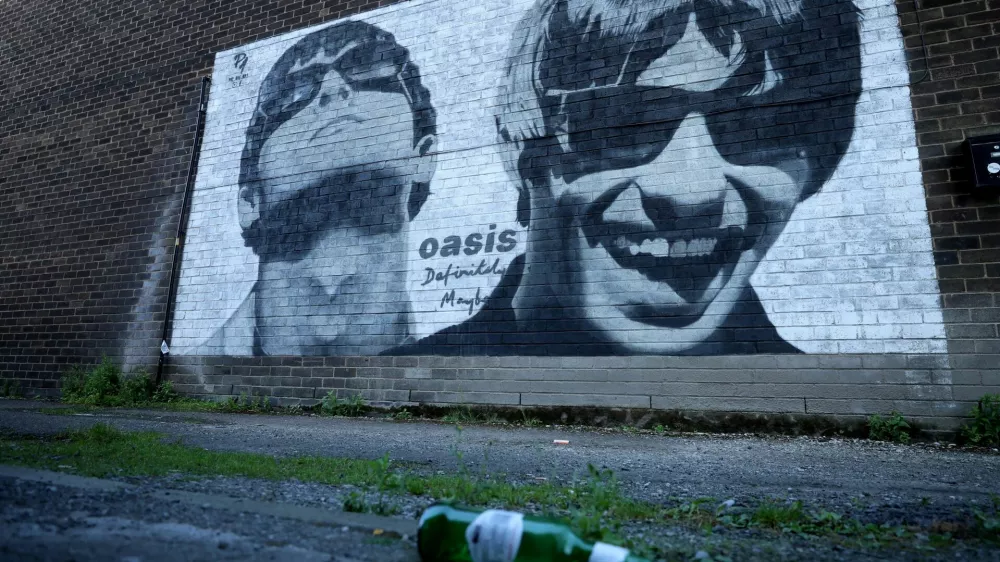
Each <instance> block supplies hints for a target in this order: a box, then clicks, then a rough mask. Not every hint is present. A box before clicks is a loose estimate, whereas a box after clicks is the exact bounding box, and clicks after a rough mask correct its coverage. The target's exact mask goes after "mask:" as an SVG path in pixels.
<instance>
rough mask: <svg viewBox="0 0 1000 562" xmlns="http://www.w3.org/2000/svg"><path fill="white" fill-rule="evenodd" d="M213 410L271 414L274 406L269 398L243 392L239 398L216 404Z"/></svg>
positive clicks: (233, 397)
mask: <svg viewBox="0 0 1000 562" xmlns="http://www.w3.org/2000/svg"><path fill="white" fill-rule="evenodd" d="M213 409H214V410H216V411H220V412H229V413H240V414H269V413H272V412H273V411H274V406H272V405H271V399H270V398H268V397H267V396H263V395H260V396H254V395H253V394H247V393H245V392H241V393H240V395H239V396H230V397H229V398H227V399H226V400H224V401H222V402H218V403H214V404H213Z"/></svg>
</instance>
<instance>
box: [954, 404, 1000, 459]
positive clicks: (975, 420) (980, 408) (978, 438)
mask: <svg viewBox="0 0 1000 562" xmlns="http://www.w3.org/2000/svg"><path fill="white" fill-rule="evenodd" d="M962 437H963V438H964V439H965V440H966V441H967V442H969V443H971V444H973V445H980V446H996V445H1000V394H985V395H983V397H982V398H980V399H979V401H978V402H977V403H976V405H975V406H973V407H972V420H971V421H969V422H968V423H967V424H965V426H964V427H963V428H962Z"/></svg>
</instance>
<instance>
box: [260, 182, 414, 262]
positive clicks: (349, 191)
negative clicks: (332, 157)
mask: <svg viewBox="0 0 1000 562" xmlns="http://www.w3.org/2000/svg"><path fill="white" fill-rule="evenodd" d="M409 183H410V178H409V177H408V176H406V175H405V174H404V172H403V171H402V170H400V169H398V168H395V167H392V166H382V165H380V163H374V164H370V165H364V166H351V167H346V168H340V169H337V170H334V171H333V172H332V173H330V174H329V175H327V176H326V177H324V178H323V179H322V180H320V181H319V182H317V183H316V184H315V185H312V186H307V187H304V188H303V189H300V190H298V191H296V192H295V193H294V194H293V195H292V196H291V197H289V198H287V199H284V200H282V201H278V202H275V203H273V204H271V205H268V206H267V207H266V208H265V209H264V210H263V212H262V213H261V217H260V219H259V226H260V228H259V235H260V236H261V239H260V243H261V244H260V251H259V253H260V255H261V256H267V257H268V258H270V259H272V260H284V261H297V260H299V259H302V258H303V257H305V255H306V254H307V253H308V252H309V251H310V250H312V249H313V248H315V247H316V245H317V243H318V241H319V240H320V239H321V238H322V237H323V235H325V234H327V233H329V232H331V231H333V230H345V231H350V233H351V235H352V236H354V237H357V238H358V239H360V238H362V237H366V236H377V235H383V234H393V233H398V232H400V231H401V230H402V228H403V226H404V225H405V219H404V215H403V212H402V201H403V190H404V189H407V188H408V186H409Z"/></svg>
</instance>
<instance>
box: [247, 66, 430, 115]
mask: <svg viewBox="0 0 1000 562" xmlns="http://www.w3.org/2000/svg"><path fill="white" fill-rule="evenodd" d="M345 60H347V61H349V60H350V58H349V57H348V56H345V57H343V58H341V59H339V60H338V61H337V62H334V63H314V64H310V65H308V66H306V67H305V68H303V69H302V70H298V71H296V72H291V73H289V74H288V75H287V76H286V77H285V79H284V81H283V82H282V83H281V85H280V90H279V92H278V95H277V96H274V97H272V98H271V99H270V100H269V101H268V102H267V103H266V104H264V105H263V106H262V107H261V109H262V110H263V112H264V113H265V114H266V115H268V116H269V117H271V118H276V119H281V117H282V116H290V115H294V114H295V113H298V112H299V111H301V110H302V109H303V108H305V107H306V106H307V105H309V104H310V103H312V101H313V100H315V99H316V96H318V95H319V93H320V90H322V89H323V80H324V78H325V77H326V75H327V74H329V73H330V72H334V71H336V72H339V73H341V75H342V76H343V78H344V80H345V81H346V82H347V83H348V84H349V85H350V88H351V89H352V90H354V91H375V92H388V93H395V94H403V96H405V97H406V101H407V103H408V104H409V105H410V106H412V105H413V100H411V99H410V93H409V90H407V88H406V87H405V84H404V83H403V76H404V75H405V74H406V72H407V70H408V66H409V64H410V63H409V62H407V63H405V64H403V66H402V67H400V68H399V69H398V70H397V66H396V65H395V64H393V63H391V62H388V61H379V62H380V64H367V65H360V66H349V65H347V64H346V63H345V62H344V61H345Z"/></svg>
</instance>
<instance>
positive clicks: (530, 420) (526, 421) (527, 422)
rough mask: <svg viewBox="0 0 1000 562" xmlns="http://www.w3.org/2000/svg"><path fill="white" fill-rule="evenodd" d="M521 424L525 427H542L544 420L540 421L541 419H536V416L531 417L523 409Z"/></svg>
mask: <svg viewBox="0 0 1000 562" xmlns="http://www.w3.org/2000/svg"><path fill="white" fill-rule="evenodd" d="M520 423H521V425H523V426H524V427H541V425H542V420H540V419H538V418H536V417H534V416H529V415H528V412H527V411H525V409H524V408H521V420H520Z"/></svg>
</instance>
